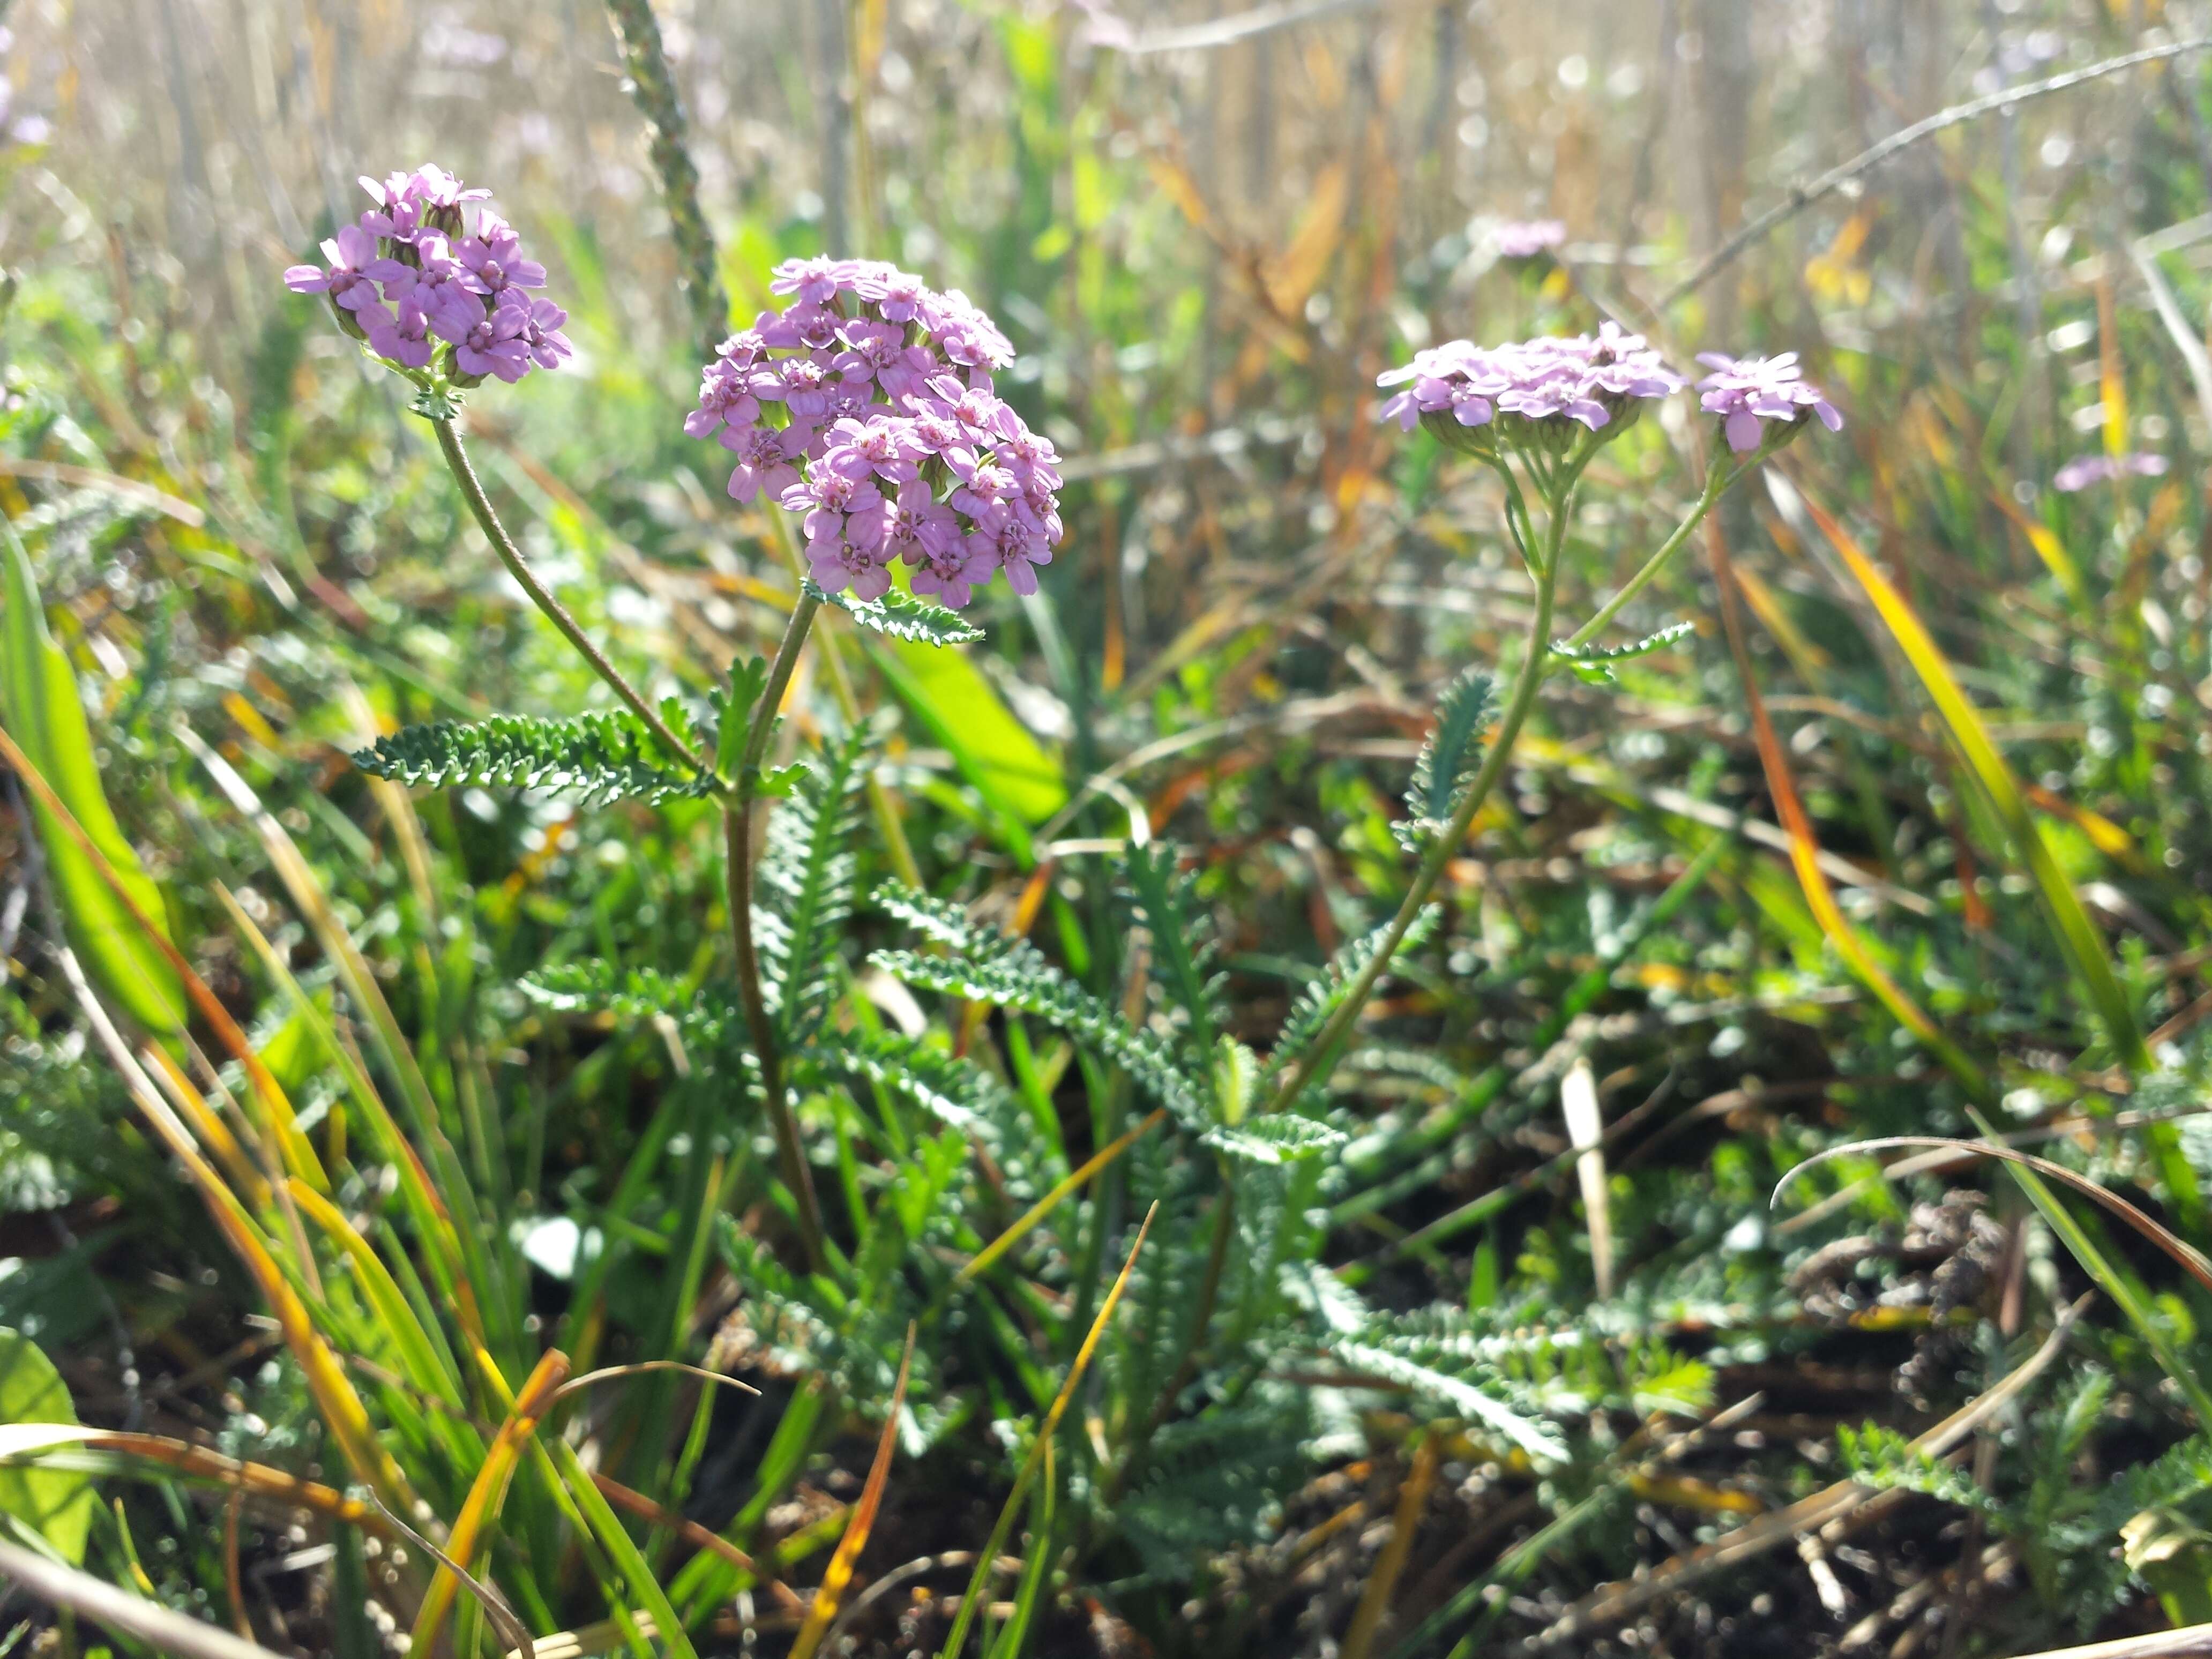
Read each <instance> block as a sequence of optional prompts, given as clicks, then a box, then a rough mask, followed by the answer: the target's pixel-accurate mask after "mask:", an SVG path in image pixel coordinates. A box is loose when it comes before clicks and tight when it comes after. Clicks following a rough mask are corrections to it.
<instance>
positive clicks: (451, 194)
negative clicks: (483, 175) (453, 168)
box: [361, 162, 491, 242]
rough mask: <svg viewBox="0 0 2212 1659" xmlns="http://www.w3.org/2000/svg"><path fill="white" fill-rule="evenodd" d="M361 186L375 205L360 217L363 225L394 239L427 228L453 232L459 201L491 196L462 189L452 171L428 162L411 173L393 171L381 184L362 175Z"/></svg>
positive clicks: (407, 238)
mask: <svg viewBox="0 0 2212 1659" xmlns="http://www.w3.org/2000/svg"><path fill="white" fill-rule="evenodd" d="M361 187H362V189H363V190H365V191H368V196H369V199H370V200H371V201H373V202H374V203H375V204H376V205H375V206H374V208H372V209H370V210H368V212H367V213H364V214H362V216H361V222H362V228H364V229H367V230H370V231H373V232H374V233H375V234H377V235H379V236H384V237H389V238H390V239H391V240H393V241H395V242H411V241H413V240H415V239H416V237H417V236H419V235H421V234H423V233H424V232H425V231H429V230H437V231H442V232H444V233H445V234H447V235H453V234H457V233H458V232H459V229H460V228H461V204H463V203H465V202H481V201H483V200H485V199H486V198H488V197H489V196H490V195H491V192H490V191H488V190H466V189H464V188H463V187H462V185H461V181H460V180H459V179H456V178H455V177H453V174H452V173H447V171H446V170H445V169H444V168H443V167H437V166H435V165H433V164H431V163H429V162H425V163H423V165H422V166H421V167H417V168H416V169H415V171H414V172H412V173H393V174H392V175H391V176H390V177H389V178H387V179H385V181H384V182H383V183H382V184H379V183H377V181H376V180H375V179H371V178H368V176H366V175H363V177H362V180H361Z"/></svg>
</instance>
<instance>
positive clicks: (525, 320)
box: [453, 295, 530, 386]
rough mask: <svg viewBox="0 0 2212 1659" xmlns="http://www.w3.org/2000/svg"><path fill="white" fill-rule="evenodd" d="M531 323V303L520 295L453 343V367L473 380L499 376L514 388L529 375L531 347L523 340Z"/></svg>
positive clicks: (484, 314) (487, 313)
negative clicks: (515, 384) (514, 385)
mask: <svg viewBox="0 0 2212 1659" xmlns="http://www.w3.org/2000/svg"><path fill="white" fill-rule="evenodd" d="M529 321H530V303H529V301H526V300H523V299H522V298H521V296H520V295H516V296H515V301H514V302H511V303H507V304H502V305H501V306H499V307H496V308H495V309H494V310H491V311H488V312H486V313H483V315H482V316H480V317H478V318H477V320H476V323H475V325H474V326H472V327H471V329H470V330H469V331H468V332H467V333H466V334H464V335H463V336H462V337H460V338H459V340H456V341H455V342H453V362H454V365H455V366H456V367H457V368H459V370H460V371H461V373H462V374H465V375H467V376H469V377H471V379H473V380H483V379H485V378H487V377H488V376H496V377H497V378H498V379H500V380H504V381H506V382H507V384H508V385H509V386H512V385H513V384H514V383H515V382H516V381H517V380H520V379H521V378H522V377H523V376H524V375H526V374H528V373H530V345H529V342H528V341H527V340H526V339H525V338H524V337H523V335H524V331H525V330H526V328H527V326H528V325H529Z"/></svg>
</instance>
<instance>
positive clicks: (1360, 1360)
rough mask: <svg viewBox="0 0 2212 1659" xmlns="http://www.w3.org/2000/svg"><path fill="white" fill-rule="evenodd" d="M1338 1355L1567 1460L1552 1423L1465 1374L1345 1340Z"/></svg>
mask: <svg viewBox="0 0 2212 1659" xmlns="http://www.w3.org/2000/svg"><path fill="white" fill-rule="evenodd" d="M1336 1352H1337V1353H1338V1354H1339V1355H1340V1357H1341V1358H1344V1359H1346V1360H1347V1361H1348V1362H1350V1363H1351V1364H1354V1365H1356V1366H1358V1367H1359V1369H1361V1370H1364V1371H1367V1372H1369V1373H1370V1374H1371V1375H1372V1376H1376V1377H1378V1378H1380V1379H1382V1380H1383V1381H1384V1382H1387V1383H1395V1385H1396V1386H1398V1387H1399V1388H1401V1389H1408V1390H1410V1391H1411V1392H1413V1393H1414V1394H1420V1395H1429V1396H1430V1397H1431V1398H1432V1399H1437V1400H1441V1401H1443V1402H1444V1403H1445V1405H1447V1406H1448V1407H1450V1408H1451V1409H1452V1410H1453V1411H1455V1412H1457V1413H1459V1414H1460V1415H1461V1416H1462V1417H1464V1418H1466V1419H1468V1420H1469V1421H1470V1422H1474V1423H1480V1425H1483V1426H1484V1427H1485V1428H1487V1429H1489V1430H1491V1431H1492V1432H1494V1433H1497V1434H1501V1435H1503V1436H1504V1437H1505V1438H1506V1439H1508V1440H1510V1441H1511V1442H1512V1443H1514V1444H1515V1445H1516V1446H1518V1447H1520V1448H1521V1449H1522V1450H1523V1451H1525V1452H1527V1453H1528V1455H1530V1456H1531V1457H1537V1458H1542V1459H1544V1460H1546V1461H1547V1462H1555V1463H1556V1462H1565V1461H1566V1458H1567V1444H1566V1442H1565V1441H1564V1440H1562V1439H1560V1438H1559V1436H1558V1434H1557V1433H1555V1432H1554V1431H1553V1430H1552V1429H1551V1428H1550V1426H1549V1425H1546V1424H1544V1423H1542V1422H1540V1421H1538V1420H1537V1419H1534V1418H1533V1417H1529V1416H1528V1415H1526V1414H1525V1413H1521V1412H1518V1411H1516V1410H1515V1409H1514V1408H1513V1407H1510V1406H1509V1405H1507V1404H1505V1403H1504V1401H1501V1400H1498V1399H1496V1398H1494V1397H1492V1395H1490V1394H1488V1393H1486V1391H1485V1390H1484V1389H1480V1388H1479V1387H1477V1386H1476V1385H1475V1384H1474V1383H1471V1382H1469V1381H1468V1379H1467V1378H1465V1377H1463V1376H1453V1375H1452V1374H1451V1373H1450V1372H1449V1371H1443V1370H1437V1368H1436V1367H1435V1366H1433V1365H1428V1364H1423V1363H1422V1362H1421V1361H1420V1360H1419V1359H1416V1358H1412V1357H1411V1356H1409V1355H1407V1354H1404V1353H1399V1352H1394V1351H1392V1350H1391V1349H1389V1348H1385V1347H1382V1346H1377V1345H1376V1344H1373V1343H1370V1342H1340V1343H1338V1344H1337V1345H1336Z"/></svg>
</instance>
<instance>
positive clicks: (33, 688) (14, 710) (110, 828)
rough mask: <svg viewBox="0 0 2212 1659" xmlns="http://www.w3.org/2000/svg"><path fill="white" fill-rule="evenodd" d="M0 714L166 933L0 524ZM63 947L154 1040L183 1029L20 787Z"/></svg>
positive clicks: (119, 917)
mask: <svg viewBox="0 0 2212 1659" xmlns="http://www.w3.org/2000/svg"><path fill="white" fill-rule="evenodd" d="M0 566H4V570H0V595H4V599H5V610H4V611H0V719H4V720H5V721H6V723H7V726H8V730H9V733H10V734H11V735H12V736H13V737H14V738H15V741H16V743H17V744H19V745H21V748H22V750H23V753H24V754H25V756H27V757H28V758H29V760H30V763H31V764H32V765H33V766H34V767H36V768H37V769H38V770H39V773H40V775H41V776H42V777H44V778H45V779H46V782H47V783H48V784H50V785H51V786H52V788H53V791H54V793H56V794H57V795H58V796H59V797H60V798H61V801H62V805H64V806H65V807H66V808H67V809H68V810H69V811H70V815H71V816H72V817H75V818H76V821H77V823H79V824H80V825H81V826H82V828H83V829H84V832H85V834H86V835H87V836H88V837H89V838H90V839H91V841H92V843H93V845H94V847H96V848H99V849H100V855H101V856H102V857H104V858H105V859H106V860H107V862H108V864H109V866H111V867H112V869H113V870H114V872H115V873H116V875H117V876H118V877H119V878H121V882H122V885H123V887H124V889H125V891H127V892H128V893H129V894H130V895H131V902H132V903H134V904H136V905H137V908H138V909H139V910H140V912H142V913H143V915H144V916H145V917H146V919H147V921H148V922H149V923H150V924H151V925H152V926H153V927H155V929H156V930H158V931H160V932H161V934H162V936H163V937H164V938H166V937H167V927H168V924H167V918H166V916H165V914H164V911H163V907H162V903H161V890H159V889H158V888H156V887H155V885H154V882H153V878H151V877H149V876H148V875H147V873H146V869H145V866H143V865H142V864H140V863H139V861H138V854H137V852H136V851H134V850H133V849H132V848H131V843H130V842H128V841H126V840H125V838H124V835H123V830H122V828H121V826H120V825H118V823H116V821H115V814H114V813H113V812H112V811H110V810H109V808H108V805H107V796H106V792H105V791H104V790H103V789H102V788H101V787H100V769H99V766H98V765H97V763H95V762H94V758H93V741H92V728H91V726H89V725H88V723H87V721H86V720H85V717H84V705H83V704H82V702H79V701H78V700H77V689H76V674H75V673H74V672H73V671H71V669H70V665H69V659H68V658H67V657H66V656H64V654H63V653H62V650H61V647H59V646H58V645H56V644H55V643H54V641H53V638H52V635H49V634H48V633H47V631H46V613H45V611H43V610H42V609H41V608H40V602H39V589H38V584H37V583H36V582H35V581H34V580H33V579H32V575H31V561H30V556H29V555H28V554H27V553H26V552H25V551H24V550H23V544H22V542H21V540H19V539H18V538H17V537H16V535H15V527H14V526H12V525H8V524H6V522H5V521H4V520H0ZM26 793H27V794H28V795H29V797H30V801H31V815H32V819H33V822H34V823H36V825H37V826H38V832H39V844H40V847H41V848H43V849H44V850H45V853H46V868H47V870H48V872H50V874H51V875H52V879H53V890H54V896H55V898H56V901H57V902H58V903H59V904H60V906H61V911H62V922H63V926H64V928H66V930H67V931H68V933H69V940H70V945H71V946H72V947H73V948H74V949H75V950H76V953H77V956H78V957H79V958H80V959H81V960H82V963H83V964H84V969H85V972H86V973H87V974H88V975H91V977H92V980H93V982H94V984H96V985H97V986H99V987H100V989H101V990H102V991H103V992H105V993H106V994H107V995H108V996H110V997H111V998H112V999H113V1000H115V1002H116V1003H118V1005H119V1006H121V1007H122V1008H123V1009H124V1011H125V1012H127V1013H128V1014H129V1015H130V1016H131V1018H132V1019H133V1020H135V1021H137V1024H140V1025H142V1026H143V1027H144V1028H145V1029H146V1030H148V1031H149V1032H151V1033H153V1034H154V1035H155V1036H161V1037H173V1036H179V1035H180V1034H181V1033H182V1032H183V1030H184V1029H185V993H184V987H183V985H182V984H181V983H180V982H179V981H178V978H177V974H176V969H174V968H173V966H172V965H171V964H170V962H169V959H168V958H167V957H165V956H163V955H162V954H161V951H160V950H159V949H158V948H157V947H156V946H155V942H154V941H153V940H152V939H149V938H148V937H147V934H146V929H145V928H144V927H142V926H141V925H140V923H139V922H138V921H137V918H135V917H133V916H132V915H131V909H130V907H129V906H128V905H126V904H125V903H124V902H123V901H122V900H121V899H120V898H118V896H117V895H116V892H115V890H114V889H113V888H112V887H111V886H109V885H108V884H107V882H106V879H105V878H103V877H102V875H101V874H100V869H99V866H98V865H97V864H96V863H95V862H94V860H92V859H91V858H90V857H89V856H88V854H86V852H85V849H84V848H82V846H81V845H79V844H78V842H77V840H76V837H75V836H72V835H70V832H69V830H68V829H65V828H64V826H63V825H62V823H61V822H60V821H59V820H58V818H57V817H55V815H54V814H52V812H50V811H48V810H47V809H46V805H45V803H43V802H42V801H41V800H40V799H39V798H38V795H37V793H36V792H35V791H27V792H26Z"/></svg>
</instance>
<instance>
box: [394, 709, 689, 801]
mask: <svg viewBox="0 0 2212 1659" xmlns="http://www.w3.org/2000/svg"><path fill="white" fill-rule="evenodd" d="M353 760H354V764H355V765H356V766H358V767H360V768H361V769H362V771H364V772H368V773H370V774H373V775H375V776H377V777H380V778H390V779H392V781H394V782H398V783H405V784H410V785H413V786H415V787H418V788H430V789H450V788H454V787H459V786H462V785H471V784H472V785H477V786H481V787H497V788H522V789H553V790H561V791H564V792H565V791H573V792H574V793H578V794H580V795H581V796H583V797H584V799H586V801H587V802H592V803H595V804H596V803H604V802H606V801H611V800H645V801H659V800H668V799H701V798H702V797H705V796H708V795H711V794H713V793H714V788H715V781H714V779H713V778H710V777H705V776H702V775H699V774H697V773H694V772H690V771H685V770H682V769H678V768H677V767H676V766H675V765H673V764H672V763H671V762H669V761H668V760H667V758H666V757H665V756H664V755H663V754H662V752H661V750H660V747H659V743H658V742H657V741H656V740H655V739H654V738H653V735H652V734H651V733H650V732H647V730H646V729H645V726H643V724H642V723H641V722H640V721H639V720H637V719H636V717H635V716H634V715H631V714H627V713H624V714H613V713H599V714H579V715H575V716H574V717H572V718H570V719H568V720H546V719H543V718H540V717H538V716H536V715H530V714H500V715H495V716H494V717H493V718H492V719H490V720H471V721H463V720H440V721H438V722H436V723H435V724H433V725H428V726H408V727H407V728H406V729H405V730H404V731H400V732H393V733H392V735H391V736H390V737H385V738H378V739H377V740H376V744H375V746H374V748H370V749H364V750H362V751H361V752H360V753H358V754H356V756H355V757H353Z"/></svg>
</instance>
